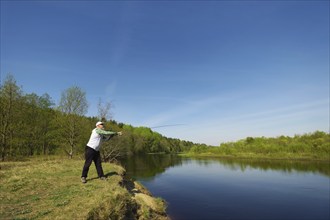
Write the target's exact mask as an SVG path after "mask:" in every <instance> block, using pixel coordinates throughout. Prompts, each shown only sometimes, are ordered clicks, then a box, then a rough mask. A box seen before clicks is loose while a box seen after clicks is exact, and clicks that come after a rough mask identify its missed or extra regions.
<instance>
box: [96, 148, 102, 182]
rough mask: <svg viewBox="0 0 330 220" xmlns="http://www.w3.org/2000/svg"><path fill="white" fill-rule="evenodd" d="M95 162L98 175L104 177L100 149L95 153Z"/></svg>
mask: <svg viewBox="0 0 330 220" xmlns="http://www.w3.org/2000/svg"><path fill="white" fill-rule="evenodd" d="M94 163H95V167H96V171H97V175H98V176H99V177H100V178H101V177H104V173H103V168H102V161H101V155H100V151H96V153H95V155H94Z"/></svg>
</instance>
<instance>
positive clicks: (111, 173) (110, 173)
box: [87, 172, 119, 181]
mask: <svg viewBox="0 0 330 220" xmlns="http://www.w3.org/2000/svg"><path fill="white" fill-rule="evenodd" d="M115 175H117V176H118V175H119V174H118V173H117V172H109V173H106V174H105V175H104V176H105V177H106V178H109V177H111V176H115ZM96 179H100V178H99V177H92V178H88V179H87V180H88V181H91V180H96Z"/></svg>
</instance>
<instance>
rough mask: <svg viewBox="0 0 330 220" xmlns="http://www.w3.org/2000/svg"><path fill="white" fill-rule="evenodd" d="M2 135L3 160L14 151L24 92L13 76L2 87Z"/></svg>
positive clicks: (0, 129) (0, 103)
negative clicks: (20, 103)
mask: <svg viewBox="0 0 330 220" xmlns="http://www.w3.org/2000/svg"><path fill="white" fill-rule="evenodd" d="M0 86H1V87H0V106H1V108H0V134H1V140H0V141H1V160H2V161H4V160H5V157H6V156H7V155H8V154H12V152H13V151H14V147H15V146H14V144H13V143H14V141H13V140H14V138H15V135H16V134H17V133H18V131H17V130H15V125H16V124H17V123H18V117H17V115H18V113H19V109H20V106H19V102H20V99H21V97H22V91H21V88H20V87H19V86H17V84H16V80H15V79H14V76H13V75H12V74H8V75H7V77H6V79H5V81H4V83H3V85H0Z"/></svg>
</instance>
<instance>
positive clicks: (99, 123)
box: [95, 121, 103, 126]
mask: <svg viewBox="0 0 330 220" xmlns="http://www.w3.org/2000/svg"><path fill="white" fill-rule="evenodd" d="M98 125H103V122H102V121H98V122H96V125H95V126H98Z"/></svg>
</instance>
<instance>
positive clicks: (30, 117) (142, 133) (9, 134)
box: [0, 74, 198, 161]
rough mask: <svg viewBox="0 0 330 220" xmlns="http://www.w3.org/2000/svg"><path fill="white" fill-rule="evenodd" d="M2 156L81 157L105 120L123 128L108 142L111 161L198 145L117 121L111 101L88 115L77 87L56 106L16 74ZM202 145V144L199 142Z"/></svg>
mask: <svg viewBox="0 0 330 220" xmlns="http://www.w3.org/2000/svg"><path fill="white" fill-rule="evenodd" d="M0 106H1V108H0V134H1V140H0V148H1V149H0V151H1V160H2V161H4V160H6V159H18V158H22V157H27V156H34V155H59V154H66V155H68V156H69V157H71V158H72V157H74V156H78V157H81V156H82V153H83V152H84V148H85V145H86V143H87V141H88V139H89V136H90V132H91V130H92V129H93V128H94V127H95V123H96V122H97V121H99V120H102V121H103V122H105V128H106V129H107V130H112V131H122V132H123V134H124V135H122V136H121V137H113V138H112V140H111V141H109V142H105V143H104V144H103V146H102V148H103V150H102V156H103V159H105V160H110V159H114V158H116V157H119V156H123V155H126V154H128V155H131V154H137V153H176V152H181V151H184V150H188V149H189V148H190V147H192V146H194V145H196V144H194V143H192V142H189V141H182V140H179V139H174V138H167V137H164V136H162V135H161V134H159V133H157V132H154V131H152V130H151V129H150V128H147V127H133V126H131V125H127V124H123V123H118V122H116V121H115V120H112V119H111V113H110V110H111V103H103V102H101V100H100V101H99V104H98V115H97V116H95V117H86V116H85V114H86V113H87V110H88V103H87V99H86V93H85V92H84V91H83V90H82V89H81V88H79V87H77V86H73V87H70V88H68V89H66V90H65V91H63V92H62V93H61V99H60V101H59V103H58V104H55V103H54V101H53V100H52V98H51V97H50V96H49V95H48V94H47V93H45V94H43V95H41V96H40V95H37V94H35V93H31V94H27V93H24V91H23V89H22V87H21V86H19V85H17V82H16V80H15V78H14V76H13V75H12V74H8V75H7V76H6V78H5V80H4V82H3V83H2V84H1V87H0ZM197 145H198V144H197Z"/></svg>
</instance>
